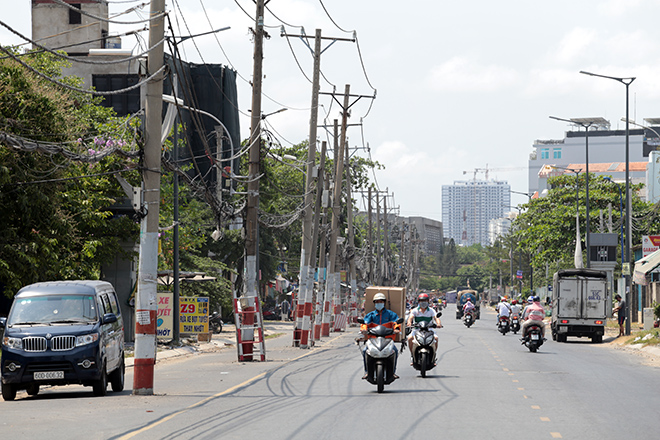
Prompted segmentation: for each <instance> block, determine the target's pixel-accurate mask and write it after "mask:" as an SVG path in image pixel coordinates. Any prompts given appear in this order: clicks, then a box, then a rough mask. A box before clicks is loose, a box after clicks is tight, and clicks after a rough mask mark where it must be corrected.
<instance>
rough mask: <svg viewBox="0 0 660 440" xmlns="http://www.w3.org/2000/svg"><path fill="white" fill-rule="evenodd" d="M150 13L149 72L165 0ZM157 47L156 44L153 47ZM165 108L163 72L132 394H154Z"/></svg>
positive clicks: (149, 102) (154, 105)
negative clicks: (162, 137)
mask: <svg viewBox="0 0 660 440" xmlns="http://www.w3.org/2000/svg"><path fill="white" fill-rule="evenodd" d="M150 13H151V16H152V17H158V18H155V19H154V20H152V21H151V26H150V27H149V47H153V49H152V50H151V51H149V55H148V57H147V75H151V74H152V73H154V72H157V71H158V70H159V69H160V68H161V67H162V66H163V57H164V49H163V45H162V44H159V45H157V46H156V43H158V42H159V41H161V40H162V39H163V37H164V36H165V20H164V15H163V14H164V13H165V0H153V1H152V2H151V12H150ZM154 46H155V47H154ZM162 111H163V75H162V74H160V75H157V76H156V77H154V78H153V79H152V80H151V81H149V82H148V83H147V98H146V103H145V125H146V126H145V147H144V167H145V169H144V171H143V176H142V179H143V189H144V192H143V194H144V195H143V200H144V206H145V207H146V209H147V215H146V216H145V217H144V218H143V219H142V223H141V225H140V262H139V268H138V272H139V276H138V289H137V294H136V298H135V362H134V368H133V370H134V375H133V394H137V395H153V394H154V364H155V360H156V312H157V311H158V304H157V303H158V301H157V284H158V216H159V203H160V158H161V141H160V137H161V126H162V120H161V118H162Z"/></svg>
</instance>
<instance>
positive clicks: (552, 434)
mask: <svg viewBox="0 0 660 440" xmlns="http://www.w3.org/2000/svg"><path fill="white" fill-rule="evenodd" d="M550 435H551V436H552V438H564V437H562V436H561V434H560V433H558V432H551V433H550Z"/></svg>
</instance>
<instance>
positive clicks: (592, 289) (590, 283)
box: [582, 279, 607, 319]
mask: <svg viewBox="0 0 660 440" xmlns="http://www.w3.org/2000/svg"><path fill="white" fill-rule="evenodd" d="M583 286H584V289H583V292H582V318H583V319H604V318H605V316H606V314H607V312H606V310H605V302H606V301H605V300H606V292H605V283H604V282H603V280H594V279H585V280H584V284H583Z"/></svg>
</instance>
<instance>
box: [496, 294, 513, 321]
mask: <svg viewBox="0 0 660 440" xmlns="http://www.w3.org/2000/svg"><path fill="white" fill-rule="evenodd" d="M495 310H497V321H498V322H499V320H500V316H506V317H507V318H508V317H509V315H511V308H510V307H509V303H507V302H506V297H503V298H502V301H501V302H500V303H498V304H497V307H495Z"/></svg>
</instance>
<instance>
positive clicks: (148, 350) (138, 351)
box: [133, 310, 156, 396]
mask: <svg viewBox="0 0 660 440" xmlns="http://www.w3.org/2000/svg"><path fill="white" fill-rule="evenodd" d="M135 316H136V323H135V358H134V361H133V394H137V395H145V396H151V395H153V394H154V365H155V364H156V310H136V312H135Z"/></svg>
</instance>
